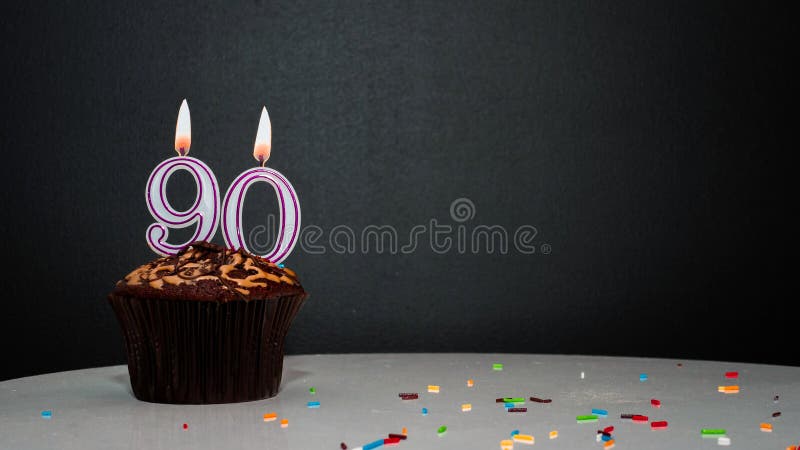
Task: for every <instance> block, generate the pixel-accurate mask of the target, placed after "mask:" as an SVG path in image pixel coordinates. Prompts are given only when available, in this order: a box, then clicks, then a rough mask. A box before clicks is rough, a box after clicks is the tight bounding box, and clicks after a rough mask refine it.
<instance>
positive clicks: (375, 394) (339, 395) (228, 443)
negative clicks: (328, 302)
mask: <svg viewBox="0 0 800 450" xmlns="http://www.w3.org/2000/svg"><path fill="white" fill-rule="evenodd" d="M495 363H500V364H503V367H502V370H495V368H494V367H493V365H494V364H495ZM731 371H736V372H738V378H737V379H728V378H726V377H725V373H726V372H731ZM641 374H646V375H647V377H646V380H644V379H643V378H642V377H641ZM582 375H583V377H582ZM469 379H472V380H474V384H473V386H472V387H469V386H468V385H467V380H469ZM429 385H437V386H439V387H440V390H439V393H430V392H428V386H429ZM722 385H738V386H740V390H739V392H738V393H736V394H725V393H721V392H718V386H722ZM312 387H313V388H314V389H315V393H312V392H310V388H312ZM401 392H416V393H418V394H419V398H418V399H416V400H402V399H401V398H399V397H398V394H399V393H401ZM776 395H777V396H779V399H778V401H777V402H776V401H775V396H776ZM531 396H534V397H540V398H543V399H552V402H551V403H538V402H532V401H530V397H531ZM499 397H522V398H524V399H525V404H521V405H517V406H519V407H524V408H527V411H526V412H517V413H513V412H508V411H507V410H506V408H505V406H504V404H502V403H497V402H496V401H495V400H496V399H497V398H499ZM651 399H657V400H660V402H661V407H660V408H655V407H653V406H652V404H651ZM309 402H319V407H317V408H310V407H309ZM464 404H471V405H472V409H471V411H462V405H464ZM423 408H427V415H423V413H422V409H423ZM593 409H601V410H606V411H607V412H608V416H607V417H602V414H601V415H600V417H599V418H598V421H597V422H593V423H577V421H576V417H577V416H579V415H589V414H591V413H592V410H593ZM45 411H50V412H51V415H50V416H49V418H48V415H47V413H46V412H45ZM776 412H780V413H781V414H780V416H778V417H773V413H776ZM266 413H276V415H277V420H275V421H270V422H265V421H264V419H263V416H264V414H266ZM621 414H640V415H646V416H648V422H646V423H635V422H633V421H631V420H627V419H621V418H620V415H621ZM284 418H285V419H287V420H288V421H289V422H288V427H286V428H282V427H281V426H280V420H281V419H284ZM654 421H667V422H668V427H667V428H666V429H664V430H653V429H652V428H651V422H654ZM762 423H769V424H771V425H772V431H771V432H765V431H761V425H760V424H762ZM184 424H186V427H184ZM441 426H446V427H447V431H446V433H443V434H441V435H440V433H438V431H439V428H440V427H441ZM608 426H613V427H614V431H613V432H612V433H611V436H612V437H613V439H614V443H615V448H618V449H619V448H625V449H670V450H673V449H702V448H717V446H718V445H719V444H720V442H719V441H718V439H716V438H703V437H701V429H703V428H709V429H711V428H714V429H725V430H726V436H727V437H728V438H729V439H730V446H731V447H736V448H746V449H781V450H783V449H786V448H787V447H788V446H790V445H797V444H798V443H800V368H799V367H785V366H770V365H754V364H742V363H730V362H712V361H691V360H686V361H680V360H666V359H642V358H615V357H592V356H562V355H520V354H352V355H302V356H288V357H286V360H285V363H284V372H283V382H282V384H281V390H280V393H279V394H278V395H277V396H276V397H274V398H271V399H267V400H262V401H256V402H248V403H238V404H226V405H205V406H199V405H198V406H195V405H190V406H179V405H162V404H152V403H145V402H140V401H138V400H136V399H135V398H134V397H133V395H132V394H131V390H130V385H129V380H128V373H127V368H126V367H125V366H114V367H102V368H96V369H85V370H76V371H71V372H60V373H52V374H47V375H40V376H34V377H28V378H20V379H16V380H10V381H4V382H2V383H0V449H83V450H85V449H225V448H235V449H338V448H340V444H341V443H342V442H344V443H346V445H347V446H348V448H350V449H354V448H358V447H361V446H365V445H366V444H369V443H373V442H376V441H377V440H379V439H382V438H386V437H387V436H388V434H389V433H400V432H401V431H402V429H403V428H404V427H405V428H407V436H408V438H407V439H406V440H403V441H401V442H400V443H399V444H398V445H397V447H401V448H408V449H499V448H500V442H501V440H504V439H511V437H510V436H511V433H512V432H513V431H514V430H519V433H520V434H521V435H531V436H533V437H534V439H535V444H534V446H535V447H540V448H542V447H543V448H551V449H603V448H604V447H603V442H600V443H598V441H597V431H598V430H599V429H603V428H605V427H608ZM553 430H557V431H558V437H557V438H555V439H550V437H549V436H550V432H551V431H553ZM722 443H724V441H723V442H722ZM528 447H529V445H527V444H524V443H521V442H516V443H515V444H514V448H515V449H525V448H528Z"/></svg>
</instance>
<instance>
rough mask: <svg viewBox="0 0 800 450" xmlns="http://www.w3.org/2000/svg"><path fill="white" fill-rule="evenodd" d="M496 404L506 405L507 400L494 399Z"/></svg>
mask: <svg viewBox="0 0 800 450" xmlns="http://www.w3.org/2000/svg"><path fill="white" fill-rule="evenodd" d="M494 402H495V403H505V400H503V399H502V398H496V399H494Z"/></svg>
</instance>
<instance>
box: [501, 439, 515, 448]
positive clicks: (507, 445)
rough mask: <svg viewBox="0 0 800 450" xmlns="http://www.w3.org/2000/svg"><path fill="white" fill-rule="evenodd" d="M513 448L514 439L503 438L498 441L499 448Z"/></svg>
mask: <svg viewBox="0 0 800 450" xmlns="http://www.w3.org/2000/svg"><path fill="white" fill-rule="evenodd" d="M513 449H514V441H512V440H511V439H503V440H502V441H500V450H513Z"/></svg>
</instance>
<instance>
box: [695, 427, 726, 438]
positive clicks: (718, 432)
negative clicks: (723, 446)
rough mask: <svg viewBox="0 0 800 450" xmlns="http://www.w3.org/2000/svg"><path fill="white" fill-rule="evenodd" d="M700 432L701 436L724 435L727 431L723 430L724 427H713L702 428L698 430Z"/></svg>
mask: <svg viewBox="0 0 800 450" xmlns="http://www.w3.org/2000/svg"><path fill="white" fill-rule="evenodd" d="M700 434H702V435H703V436H711V437H717V436H724V435H726V434H728V433H727V431H725V430H724V429H721V428H716V429H715V428H703V429H702V430H700Z"/></svg>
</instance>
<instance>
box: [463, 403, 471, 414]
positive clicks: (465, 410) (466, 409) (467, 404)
mask: <svg viewBox="0 0 800 450" xmlns="http://www.w3.org/2000/svg"><path fill="white" fill-rule="evenodd" d="M461 411H462V412H467V411H472V403H464V404H463V405H461Z"/></svg>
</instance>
